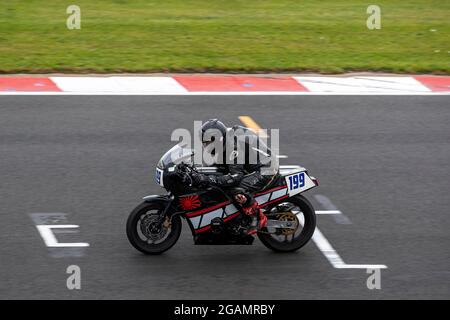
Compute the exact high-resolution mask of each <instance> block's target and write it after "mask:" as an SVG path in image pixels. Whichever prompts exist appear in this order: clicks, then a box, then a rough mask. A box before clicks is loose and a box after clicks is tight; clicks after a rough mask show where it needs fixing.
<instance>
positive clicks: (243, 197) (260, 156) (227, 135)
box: [192, 119, 278, 234]
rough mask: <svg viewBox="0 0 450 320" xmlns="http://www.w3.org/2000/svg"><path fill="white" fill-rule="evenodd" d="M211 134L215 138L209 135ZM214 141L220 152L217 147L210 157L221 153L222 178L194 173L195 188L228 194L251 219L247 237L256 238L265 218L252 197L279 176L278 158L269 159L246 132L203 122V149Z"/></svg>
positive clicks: (214, 121) (261, 145)
mask: <svg viewBox="0 0 450 320" xmlns="http://www.w3.org/2000/svg"><path fill="white" fill-rule="evenodd" d="M211 131H212V132H215V133H216V134H215V135H211V134H208V133H209V132H211ZM217 133H219V134H218V135H217ZM217 137H219V140H220V142H217V141H216V142H215V143H220V146H219V147H221V148H217V146H218V145H217V144H216V145H215V146H214V149H211V150H210V153H211V154H212V155H215V152H216V149H219V150H220V149H221V150H222V154H223V156H222V158H220V156H219V155H218V156H217V158H216V160H218V161H217V163H216V164H215V165H216V166H218V167H219V170H220V171H222V172H223V175H221V176H214V175H206V174H202V173H193V175H192V179H193V182H194V183H195V184H197V185H216V186H219V187H222V188H224V189H225V190H227V191H228V192H229V193H230V194H231V196H232V197H233V198H234V200H235V201H236V202H237V203H239V204H240V205H241V206H242V209H243V211H244V212H245V214H247V215H248V216H250V217H251V218H252V222H251V224H250V227H249V228H248V230H247V234H255V233H256V232H257V231H258V230H260V229H261V228H263V227H265V225H266V223H267V217H266V216H265V215H264V214H263V213H262V210H261V209H260V207H259V205H258V202H256V201H255V199H254V196H253V193H255V192H258V191H261V190H263V189H265V188H266V187H267V186H268V185H269V184H270V183H271V182H272V181H273V180H274V179H275V177H276V176H277V175H278V162H277V158H276V157H273V158H272V155H271V151H270V150H269V149H268V148H267V146H266V145H265V144H264V142H263V141H262V140H261V139H260V138H259V137H258V136H257V135H256V134H255V133H254V132H253V131H251V130H249V129H248V128H245V127H242V126H234V127H232V128H227V127H226V126H225V125H224V124H223V122H221V121H219V120H218V119H211V120H208V121H206V122H204V123H203V125H202V128H201V139H202V143H203V147H204V148H207V147H208V145H210V144H211V142H214V141H215V139H216V138H217ZM206 150H208V148H207V149H206ZM220 159H221V160H222V161H221V160H220Z"/></svg>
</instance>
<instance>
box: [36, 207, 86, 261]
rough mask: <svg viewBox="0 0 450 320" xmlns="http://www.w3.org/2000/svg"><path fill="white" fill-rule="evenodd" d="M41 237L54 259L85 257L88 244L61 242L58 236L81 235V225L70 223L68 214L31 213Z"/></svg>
mask: <svg viewBox="0 0 450 320" xmlns="http://www.w3.org/2000/svg"><path fill="white" fill-rule="evenodd" d="M30 217H31V219H32V220H33V222H34V224H35V226H36V229H37V230H38V233H39V235H40V236H41V238H42V239H43V240H44V244H45V246H46V247H47V250H48V252H49V254H50V256H52V257H53V258H67V257H71V258H73V257H77V258H78V257H83V256H84V255H85V253H86V248H87V247H89V243H87V242H59V241H58V239H57V238H56V236H58V235H66V236H67V235H69V234H70V235H71V236H70V237H71V238H72V237H73V235H74V234H78V233H79V225H76V224H72V223H69V221H68V220H69V219H68V214H67V213H60V212H59V213H47V212H41V213H30Z"/></svg>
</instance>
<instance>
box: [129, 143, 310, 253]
mask: <svg viewBox="0 0 450 320" xmlns="http://www.w3.org/2000/svg"><path fill="white" fill-rule="evenodd" d="M192 157H193V152H192V150H190V149H185V148H182V147H181V146H179V145H175V146H174V147H173V148H171V149H170V150H169V151H167V152H166V153H165V154H164V155H163V156H162V158H161V160H160V161H159V162H158V164H157V167H156V182H157V184H158V185H160V186H161V187H163V188H165V189H166V190H167V191H168V193H167V194H164V195H149V196H146V197H144V198H143V200H144V201H143V202H142V203H141V204H140V205H138V206H137V207H136V208H135V209H134V210H133V211H132V212H131V213H130V215H129V217H128V220H127V224H126V232H127V237H128V240H129V241H130V243H131V244H132V245H133V246H134V247H135V248H136V249H137V250H139V251H141V252H143V253H145V254H160V253H163V252H164V251H167V250H169V249H170V248H171V247H172V246H173V245H175V243H176V242H177V240H178V238H179V237H180V234H181V228H182V221H181V219H182V218H183V219H185V220H186V222H187V224H188V226H189V227H190V229H191V232H192V236H193V238H194V244H197V245H201V244H211V245H225V244H227V245H228V244H240V245H251V244H252V243H253V241H254V239H255V237H254V236H253V235H249V234H247V233H246V232H245V231H246V230H247V229H248V227H249V226H250V223H251V217H249V216H248V215H246V214H245V213H244V212H243V210H242V207H241V205H240V204H239V203H237V202H236V201H235V200H234V199H233V198H232V197H230V196H229V194H228V193H227V192H226V190H223V189H222V188H219V187H217V186H208V187H206V188H205V187H203V188H199V187H198V186H193V183H192V178H191V174H192V173H193V172H201V173H205V174H213V175H220V174H222V173H221V172H220V171H219V170H218V168H217V167H201V166H195V165H192ZM316 186H318V181H317V179H315V178H314V177H312V176H310V175H309V174H308V172H307V170H306V169H305V168H303V167H300V166H280V167H279V173H278V175H277V176H276V177H275V178H274V179H273V180H272V182H271V183H270V184H269V185H268V186H267V187H266V188H265V189H264V190H262V191H260V192H258V193H256V194H255V195H254V197H255V200H256V201H257V202H258V204H259V205H260V207H261V209H262V210H263V213H264V214H265V215H266V216H267V218H268V220H267V224H266V226H265V227H264V228H262V229H261V230H258V232H257V237H258V238H259V240H260V241H261V242H262V243H263V244H264V245H265V246H266V247H268V248H270V249H272V250H274V251H276V252H292V251H295V250H298V249H300V248H301V247H303V246H304V245H305V244H306V243H307V242H308V241H309V240H310V239H311V237H312V235H313V233H314V230H315V227H316V217H315V210H314V208H313V206H312V205H311V203H310V202H309V201H308V200H307V199H306V198H305V197H304V196H303V195H302V193H303V192H305V191H307V190H310V189H312V188H314V187H316Z"/></svg>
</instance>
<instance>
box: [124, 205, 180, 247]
mask: <svg viewBox="0 0 450 320" xmlns="http://www.w3.org/2000/svg"><path fill="white" fill-rule="evenodd" d="M163 210H164V205H163V204H161V203H158V202H144V203H142V204H140V205H139V206H138V207H136V208H135V209H134V210H133V211H132V212H131V214H130V216H129V217H128V220H127V236H128V240H129V241H130V243H131V244H132V245H133V247H135V248H136V249H138V250H139V251H141V252H143V253H145V254H160V253H163V252H164V251H166V250H169V249H170V248H171V247H172V246H173V245H174V244H175V243H176V242H177V240H178V238H179V237H180V234H181V219H180V217H179V216H173V217H172V218H171V219H169V218H165V219H160V216H161V214H162V212H163Z"/></svg>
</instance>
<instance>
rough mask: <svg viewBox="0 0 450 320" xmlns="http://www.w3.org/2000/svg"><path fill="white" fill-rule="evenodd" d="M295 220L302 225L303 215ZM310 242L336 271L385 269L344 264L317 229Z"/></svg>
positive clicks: (365, 265) (375, 266)
mask: <svg viewBox="0 0 450 320" xmlns="http://www.w3.org/2000/svg"><path fill="white" fill-rule="evenodd" d="M297 218H298V220H299V221H300V223H301V225H304V219H303V215H299V216H297ZM312 240H313V241H314V243H315V244H316V246H317V247H318V248H319V250H320V251H322V253H323V255H324V256H325V257H326V258H327V260H328V261H329V262H330V263H331V265H332V266H333V267H334V268H336V269H387V266H385V265H384V264H346V263H345V262H344V260H342V258H341V256H340V255H339V254H338V253H337V252H336V250H334V248H333V247H332V246H331V244H330V242H328V240H327V238H325V236H324V235H323V233H322V232H321V231H320V230H319V228H317V227H316V230H315V231H314V234H313V236H312Z"/></svg>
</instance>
